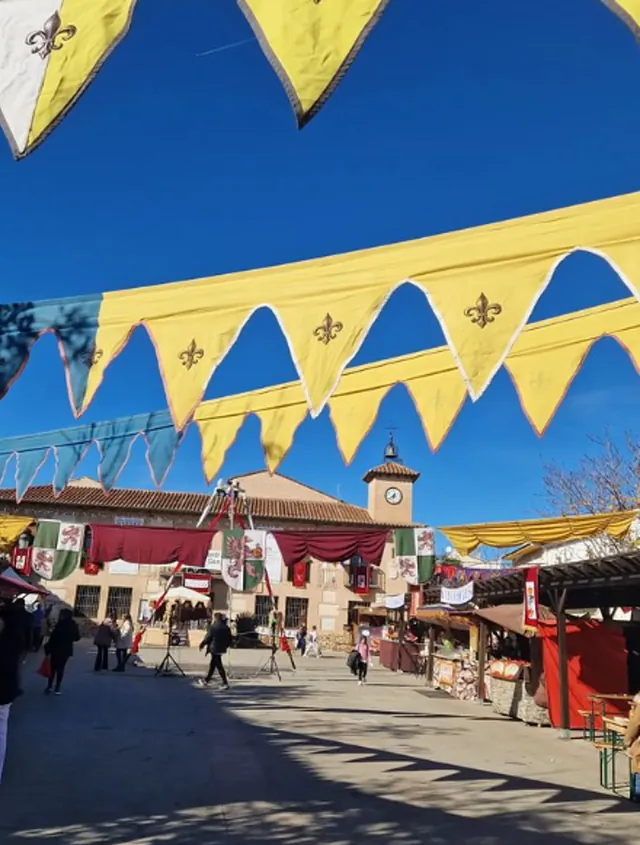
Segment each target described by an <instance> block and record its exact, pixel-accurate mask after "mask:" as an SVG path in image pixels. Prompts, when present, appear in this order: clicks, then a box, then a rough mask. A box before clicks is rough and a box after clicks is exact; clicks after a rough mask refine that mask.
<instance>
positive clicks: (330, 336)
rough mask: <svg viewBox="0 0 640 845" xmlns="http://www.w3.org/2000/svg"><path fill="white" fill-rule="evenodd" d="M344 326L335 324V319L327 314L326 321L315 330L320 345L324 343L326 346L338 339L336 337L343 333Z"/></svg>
mask: <svg viewBox="0 0 640 845" xmlns="http://www.w3.org/2000/svg"><path fill="white" fill-rule="evenodd" d="M343 328H344V326H343V325H342V323H339V322H334V321H333V317H332V316H331V314H327V316H326V317H325V318H324V320H323V321H322V322H321V323H320V325H319V326H318V327H317V328H315V329H314V330H313V334H314V336H315V337H317V338H318V340H319V341H320V343H324V345H325V346H326V345H327V344H328V343H330V342H331V341H332V340H335V339H336V336H337V335H338V334H339V333H340V332H341V331H342V329H343Z"/></svg>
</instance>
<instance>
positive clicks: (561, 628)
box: [555, 590, 571, 739]
mask: <svg viewBox="0 0 640 845" xmlns="http://www.w3.org/2000/svg"><path fill="white" fill-rule="evenodd" d="M566 604H567V591H566V590H563V591H562V593H561V594H560V595H559V597H558V598H557V601H556V608H555V610H556V620H557V625H558V669H559V678H558V680H559V684H560V739H571V719H570V715H569V656H568V651H567V614H566V612H565V607H566Z"/></svg>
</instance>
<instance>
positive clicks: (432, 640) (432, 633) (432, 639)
mask: <svg viewBox="0 0 640 845" xmlns="http://www.w3.org/2000/svg"><path fill="white" fill-rule="evenodd" d="M435 650H436V629H435V626H434V625H430V626H429V653H428V655H427V683H428V684H433V662H434V658H435V653H434V652H435Z"/></svg>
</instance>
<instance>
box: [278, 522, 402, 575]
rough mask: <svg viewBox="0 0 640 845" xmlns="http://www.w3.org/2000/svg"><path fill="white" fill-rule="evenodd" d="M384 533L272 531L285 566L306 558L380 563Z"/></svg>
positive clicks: (385, 536) (331, 561)
mask: <svg viewBox="0 0 640 845" xmlns="http://www.w3.org/2000/svg"><path fill="white" fill-rule="evenodd" d="M388 533H389V532H388V531H386V530H383V531H304V532H302V531H275V532H274V534H273V536H274V537H275V540H276V543H277V544H278V547H279V548H280V552H281V553H282V557H283V559H284V562H285V563H286V564H287V566H293V565H294V564H296V563H299V562H300V561H302V560H304V559H305V558H306V557H307V556H310V557H313V558H315V559H316V560H321V561H325V562H327V563H336V562H338V561H343V560H349V558H352V557H353V556H354V555H360V557H361V558H362V559H363V560H364V561H365V562H366V563H375V564H378V563H380V561H381V560H382V554H383V552H384V547H385V543H386V542H387V535H388Z"/></svg>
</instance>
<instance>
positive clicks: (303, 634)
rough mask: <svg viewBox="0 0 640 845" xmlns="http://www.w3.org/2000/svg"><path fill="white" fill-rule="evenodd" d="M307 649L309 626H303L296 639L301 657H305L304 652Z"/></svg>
mask: <svg viewBox="0 0 640 845" xmlns="http://www.w3.org/2000/svg"><path fill="white" fill-rule="evenodd" d="M306 647H307V626H306V625H301V626H300V627H299V628H298V634H297V637H296V648H297V649H298V651H299V652H300V657H304V651H305V649H306Z"/></svg>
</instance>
